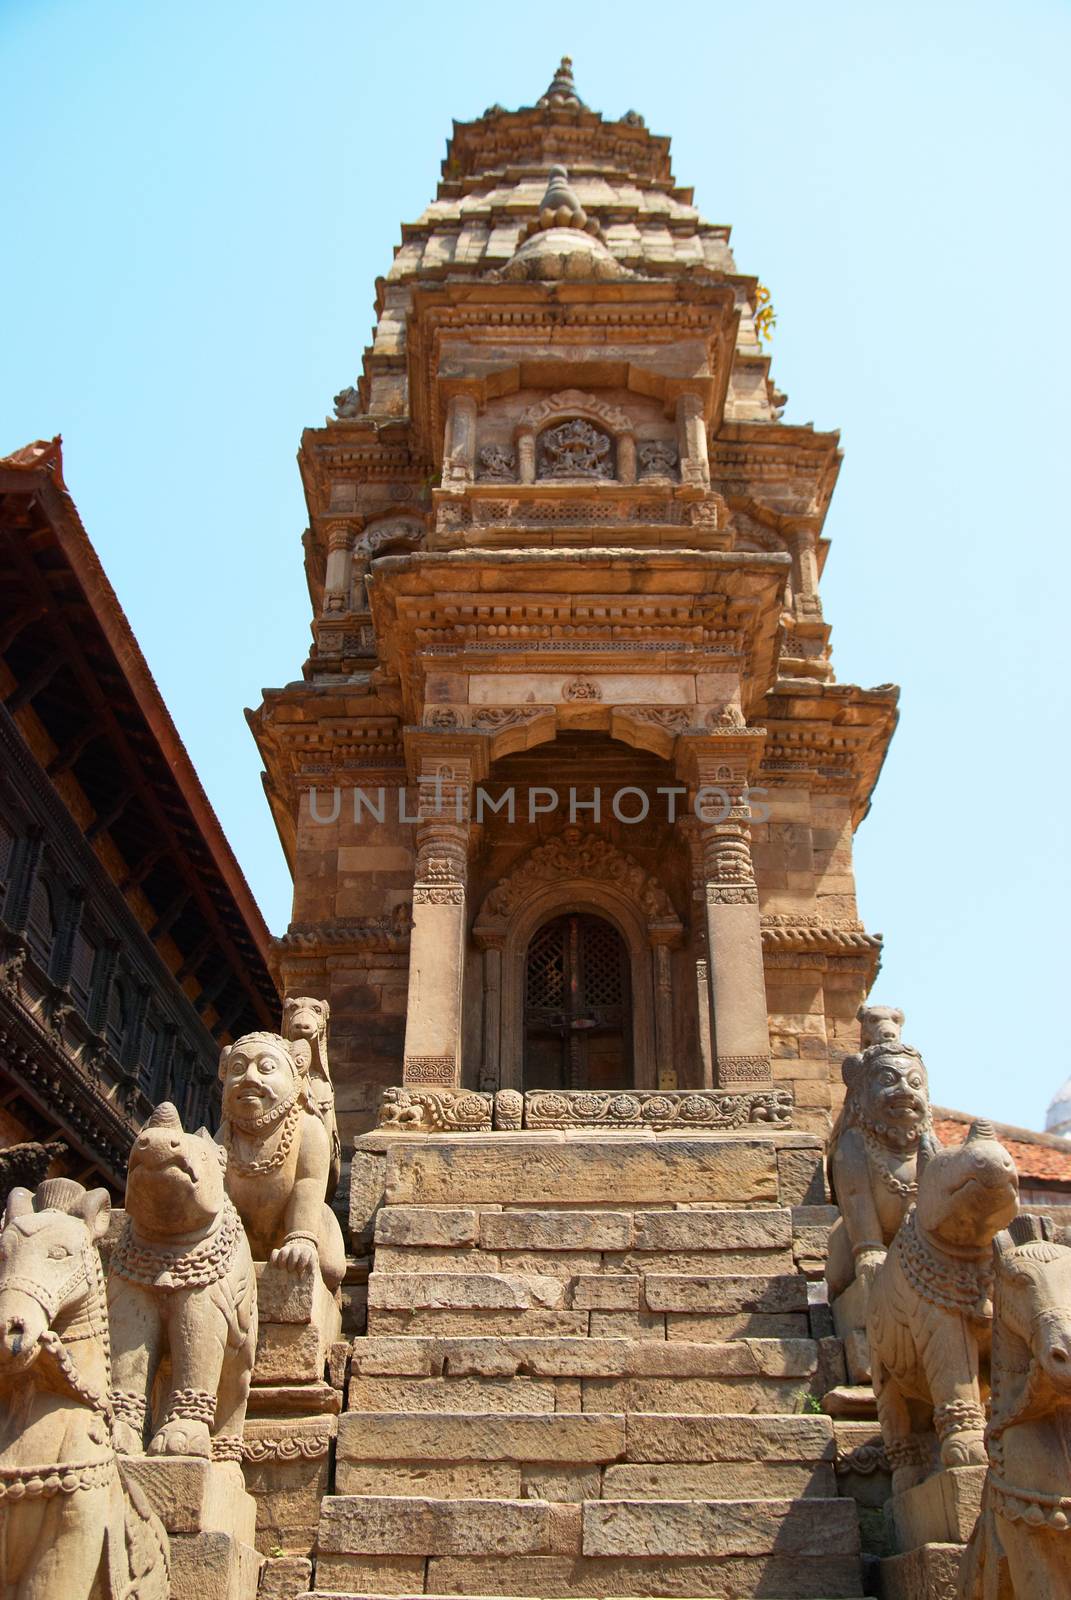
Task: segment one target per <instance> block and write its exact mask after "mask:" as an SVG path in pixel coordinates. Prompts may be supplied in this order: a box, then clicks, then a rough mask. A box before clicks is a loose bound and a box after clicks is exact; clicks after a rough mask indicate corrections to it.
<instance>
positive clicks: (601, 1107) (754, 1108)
mask: <svg viewBox="0 0 1071 1600" xmlns="http://www.w3.org/2000/svg"><path fill="white" fill-rule="evenodd" d="M791 1119H792V1096H791V1094H790V1093H788V1091H787V1090H783V1089H764V1090H761V1091H759V1092H756V1093H753V1094H723V1093H720V1092H719V1091H718V1090H711V1089H692V1090H669V1089H664V1090H651V1091H649V1092H644V1091H635V1092H627V1093H607V1094H599V1093H596V1092H594V1091H592V1090H585V1089H563V1090H532V1091H530V1092H529V1093H528V1094H526V1095H525V1097H524V1125H525V1127H526V1128H743V1127H746V1126H747V1125H748V1124H750V1123H779V1124H782V1125H784V1124H786V1123H788V1122H790V1121H791Z"/></svg>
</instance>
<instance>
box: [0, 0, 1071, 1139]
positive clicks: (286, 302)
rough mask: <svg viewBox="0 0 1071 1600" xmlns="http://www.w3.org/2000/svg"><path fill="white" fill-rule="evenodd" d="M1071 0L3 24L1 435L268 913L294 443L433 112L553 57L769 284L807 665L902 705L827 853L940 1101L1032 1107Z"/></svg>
mask: <svg viewBox="0 0 1071 1600" xmlns="http://www.w3.org/2000/svg"><path fill="white" fill-rule="evenodd" d="M1069 41H1071V9H1069V7H1068V5H1067V4H1055V3H1045V0H1023V3H1021V4H1018V5H1015V6H1013V5H1011V4H1004V5H995V4H987V3H985V0H975V3H966V0H964V3H945V4H929V5H919V4H914V3H912V0H900V3H896V4H891V3H889V4H886V3H881V4H866V3H863V0H855V3H854V4H824V3H822V0H814V3H812V4H810V5H800V4H798V3H797V4H783V3H773V4H767V5H762V6H757V5H741V4H739V3H737V4H733V5H729V4H725V3H722V0H707V3H704V4H697V3H693V0H677V4H675V5H674V6H672V7H670V8H658V7H652V6H651V5H650V4H638V3H635V0H618V3H616V4H615V5H614V6H613V7H612V8H611V7H604V6H597V5H589V6H586V7H580V6H577V5H576V4H575V3H561V0H542V3H541V4H540V5H539V6H506V5H502V4H489V3H486V0H477V3H472V4H465V3H457V4H454V5H452V6H445V5H431V4H426V3H423V0H420V3H416V4H410V5H402V4H398V3H395V4H393V5H390V6H384V5H382V4H377V5H375V6H370V5H365V4H361V3H358V0H350V3H349V4H335V3H322V0H305V3H303V4H302V5H300V6H299V5H297V4H296V3H290V4H282V3H277V0H258V3H256V4H252V3H251V0H224V3H222V4H216V5H212V6H209V5H205V4H202V3H198V0H192V3H187V4H184V5H181V6H176V5H174V4H168V5H163V4H159V3H157V0H142V3H138V4H133V3H130V4H114V3H110V0H94V3H93V4H92V5H90V4H86V3H84V0H83V3H82V4H81V5H75V4H70V3H62V0H34V3H30V0H19V3H12V0H0V152H2V154H0V161H2V166H3V189H2V193H3V214H4V219H5V228H4V234H5V240H4V246H3V250H2V251H0V288H2V295H3V307H4V316H5V324H4V336H3V341H2V345H0V375H2V376H0V451H6V450H8V449H12V448H14V447H16V446H17V445H19V444H21V443H24V442H25V441H27V440H29V439H32V438H34V437H37V436H46V437H47V436H51V435H52V434H54V433H57V432H62V434H63V436H64V441H65V462H66V474H67V481H68V483H69V485H70V487H71V490H72V492H73V494H74V496H75V499H76V501H77V503H78V506H79V509H80V511H81V513H82V516H83V519H84V521H85V523H86V526H87V528H88V530H89V533H90V536H91V538H92V539H93V541H94V543H95V545H96V547H97V549H98V551H99V552H100V555H101V558H102V560H103V562H104V565H105V567H106V569H107V571H108V574H109V576H110V578H111V580H112V582H113V584H114V586H115V588H116V590H117V591H118V593H119V596H120V599H121V600H122V603H123V605H124V607H125V608H126V610H127V613H128V615H129V616H130V619H131V621H132V623H133V626H134V628H135V631H136V633H137V635H138V638H139V640H140V642H141V645H142V648H143V650H144V652H145V655H146V656H147V658H148V660H149V663H150V666H151V667H152V669H153V671H154V673H155V675H156V678H157V681H158V682H159V684H160V687H161V689H162V691H163V693H164V696H165V698H166V700H167V703H168V705H169V706H170V708H171V711H172V714H173V715H174V718H175V721H176V722H177V724H178V727H179V729H180V731H181V733H182V735H183V737H184V739H185V741H186V743H187V746H188V748H189V750H190V753H191V755H192V757H193V759H194V761H195V763H196V765H197V768H198V771H199V772H200V774H201V777H202V779H203V781H204V784H205V787H206V788H207V790H208V792H209V795H210V796H211V798H212V801H213V802H214V804H215V806H216V809H217V811H218V813H219V815H220V818H221V820H222V822H223V825H224V827H225V829H226V831H227V833H228V835H229V837H230V839H231V841H232V843H233V845H234V848H235V850H236V852H237V854H238V856H239V859H240V860H241V862H242V865H243V867H244V868H245V870H246V873H247V874H248V876H249V879H250V882H251V883H252V885H253V888H254V890H255V892H256V894H257V896H258V898H259V900H260V902H261V905H262V906H263V908H264V911H265V914H266V916H267V918H268V920H269V923H270V924H271V926H272V928H273V929H274V930H275V931H280V930H281V929H282V928H283V927H284V926H285V924H286V921H287V918H288V914H289V882H288V876H287V873H286V868H285V865H284V863H283V858H282V854H281V852H280V850H279V847H278V844H277V841H276V838H275V834H274V830H273V827H272V823H271V820H270V817H269V815H268V810H267V806H266V804H265V802H264V800H263V797H262V793H261V787H260V780H259V776H258V774H259V770H260V764H259V760H258V757H257V754H256V750H255V747H254V745H253V742H252V739H251V737H250V735H249V733H248V731H247V729H246V726H245V722H244V719H243V716H242V708H243V707H244V706H247V705H255V704H256V703H257V701H258V700H259V698H260V689H261V686H262V685H265V684H281V683H285V682H286V681H287V680H289V679H292V678H294V677H296V676H298V673H299V669H300V664H301V661H302V660H303V659H304V656H305V654H306V647H307V641H308V622H309V606H308V598H307V594H306V591H305V584H304V577H303V571H302V564H301V548H300V543H299V541H300V536H301V531H302V529H303V527H304V526H305V514H304V504H303V500H302V495H301V489H300V483H299V479H298V473H297V469H296V466H295V464H294V453H295V451H296V449H297V445H298V440H299V436H300V432H301V429H302V427H303V426H306V425H308V424H317V423H319V422H320V421H321V420H322V419H323V417H324V415H325V414H326V413H327V412H328V411H329V410H330V406H331V397H332V396H333V395H334V394H335V392H336V391H337V390H338V389H340V388H341V387H342V386H343V385H344V384H346V383H349V382H351V381H352V380H353V378H354V376H355V374H356V372H357V371H358V368H359V365H360V359H361V352H362V350H363V348H364V346H365V344H366V343H367V341H368V336H369V331H370V328H371V323H372V315H373V312H372V302H373V294H374V280H375V278H376V276H377V274H380V273H383V272H384V271H385V270H386V269H387V267H388V266H389V263H390V260H391V252H392V249H393V247H394V245H395V244H396V243H397V241H398V237H399V227H400V224H401V222H402V221H403V220H404V219H410V218H413V217H415V216H416V215H418V214H419V212H420V210H421V209H422V207H423V206H424V205H425V204H426V202H427V201H428V200H429V199H430V198H431V196H432V194H433V191H434V186H435V181H436V178H437V176H438V170H439V162H440V160H441V159H442V156H443V154H444V145H445V140H446V137H447V134H448V133H449V130H450V121H451V118H452V117H457V118H459V119H466V118H470V117H472V116H476V115H479V113H480V112H482V110H483V109H484V107H485V106H486V105H488V104H489V103H491V102H492V101H500V102H501V103H502V104H504V105H507V106H516V105H523V104H531V103H532V101H533V100H535V99H536V98H537V97H538V95H539V94H540V93H542V91H543V89H544V88H545V87H546V84H547V82H548V81H549V79H550V76H551V74H552V72H553V69H554V67H555V66H556V64H557V61H558V58H559V56H560V55H561V54H562V53H563V52H569V53H570V54H571V55H572V56H573V58H574V62H575V70H576V78H577V85H578V88H579V90H580V92H581V94H582V95H583V97H584V98H585V100H586V101H587V102H588V104H589V105H591V106H593V107H595V108H597V109H599V110H601V111H603V112H604V113H606V114H608V115H620V114H621V113H622V112H623V111H624V110H625V109H626V108H628V107H630V106H631V107H635V108H636V109H637V110H639V111H641V112H642V113H643V114H644V116H645V117H646V119H647V123H648V126H649V127H651V128H652V129H653V130H654V131H655V132H659V133H668V134H670V135H672V137H673V152H674V167H675V171H676V174H677V179H678V181H679V182H681V183H686V184H693V185H694V186H695V191H696V200H697V203H698V204H699V206H700V208H701V209H702V211H703V212H704V214H705V215H706V216H707V217H708V218H709V219H710V220H712V221H715V222H727V223H731V224H732V226H733V245H734V248H735V250H736V255H737V261H738V264H739V266H740V269H741V270H742V271H746V272H756V273H758V274H759V275H760V276H761V277H762V278H763V280H764V281H765V282H766V283H768V284H769V285H770V286H771V288H772V291H773V295H774V301H775V304H776V308H777V313H778V319H779V320H778V326H777V330H776V334H775V337H774V342H773V347H772V349H773V357H774V371H775V375H776V377H777V379H778V380H779V382H780V384H781V386H782V387H783V388H785V389H786V390H787V391H788V394H789V407H788V410H787V412H786V419H787V420H790V421H800V422H802V421H808V420H813V421H814V422H815V423H816V425H817V426H819V427H822V428H831V427H839V428H840V429H841V430H842V438H843V444H844V448H845V452H846V454H845V463H844V467H843V470H842V473H841V480H840V485H839V488H838V490H837V493H836V495H835V497H834V503H833V509H832V512H831V514H830V517H829V521H828V523H827V530H826V531H827V533H828V534H829V536H830V537H831V538H832V540H833V548H832V552H831V555H830V559H829V563H828V565H827V568H826V576H825V580H824V584H823V597H824V602H825V607H826V615H827V618H828V619H829V620H830V621H831V622H832V623H833V627H834V650H835V663H836V667H837V673H838V677H839V678H840V679H841V681H855V682H858V683H862V684H867V685H869V684H875V683H882V682H888V681H895V682H898V683H900V684H901V685H902V686H903V699H902V712H903V718H902V722H901V727H900V730H899V732H898V734H897V736H896V739H895V741H894V744H893V750H892V755H891V757H890V759H889V762H888V763H887V766H886V769H885V773H884V775H883V777H882V780H881V783H880V785H879V788H878V791H877V797H876V800H875V804H874V808H873V811H872V814H871V816H870V817H869V818H868V819H867V820H866V822H864V824H863V825H862V827H861V829H860V831H859V834H858V836H857V854H856V867H857V873H858V878H859V892H860V904H861V908H862V913H863V915H864V917H865V919H866V921H867V924H868V926H869V927H870V928H871V929H874V930H878V931H881V932H883V933H884V934H885V937H886V956H885V963H884V968H883V971H882V974H881V976H880V977H879V980H878V984H877V987H876V989H875V999H878V1000H882V1001H885V1002H890V1003H898V1004H900V1005H902V1006H903V1007H904V1009H905V1010H906V1012H907V1017H908V1022H907V1028H906V1030H905V1033H906V1036H907V1037H908V1038H910V1039H911V1040H912V1041H913V1042H914V1043H916V1044H917V1045H918V1046H919V1047H920V1048H921V1049H922V1051H923V1053H924V1055H925V1056H926V1059H927V1062H928V1064H929V1067H930V1076H931V1082H932V1086H933V1092H934V1098H935V1099H936V1100H938V1101H940V1102H942V1103H944V1104H952V1105H957V1106H961V1107H965V1108H969V1109H976V1110H985V1111H987V1112H989V1113H990V1114H991V1115H995V1116H998V1117H1001V1118H1004V1119H1006V1120H1009V1121H1012V1122H1018V1123H1021V1124H1023V1125H1026V1126H1040V1125H1041V1120H1042V1117H1043V1115H1044V1109H1045V1106H1046V1104H1047V1102H1048V1100H1049V1098H1050V1096H1051V1094H1052V1092H1053V1091H1054V1089H1055V1088H1056V1087H1057V1085H1058V1084H1059V1083H1060V1082H1061V1081H1062V1080H1063V1079H1064V1078H1065V1077H1066V1076H1067V1074H1068V1072H1069V1071H1071V1050H1069V1049H1068V1045H1067V1038H1068V1025H1067V1022H1066V1019H1065V1018H1064V1016H1063V1005H1062V1001H1061V999H1060V997H1061V995H1064V994H1065V993H1066V988H1065V984H1066V976H1065V973H1066V966H1067V956H1066V953H1065V951H1064V949H1063V945H1062V940H1063V938H1064V937H1065V932H1064V930H1065V925H1066V916H1065V907H1066V906H1067V904H1068V899H1069V888H1071V884H1069V881H1068V878H1069V874H1068V853H1067V808H1068V761H1067V756H1066V750H1065V746H1066V738H1067V732H1066V723H1067V710H1068V697H1067V691H1066V681H1067V673H1066V669H1065V664H1064V660H1063V645H1064V636H1065V633H1066V617H1067V610H1068V604H1069V601H1068V581H1067V575H1066V555H1065V550H1066V539H1067V524H1068V513H1067V492H1066V469H1065V467H1063V466H1061V462H1062V461H1064V462H1065V461H1066V458H1067V450H1066V445H1065V443H1064V439H1063V426H1064V424H1063V418H1062V413H1063V411H1064V409H1065V408H1066V395H1065V392H1064V384H1065V383H1066V382H1067V377H1068V367H1069V362H1068V343H1069V339H1068V327H1067V319H1066V309H1065V308H1066V272H1067V261H1068V259H1069V256H1071V237H1069V235H1071V225H1069V222H1068V206H1067V159H1068V148H1069V127H1068V122H1069V116H1068V110H1067V104H1068V97H1067V93H1066V84H1067V80H1068V72H1069V65H1071V51H1069Z"/></svg>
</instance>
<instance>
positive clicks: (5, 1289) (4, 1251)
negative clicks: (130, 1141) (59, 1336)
mask: <svg viewBox="0 0 1071 1600" xmlns="http://www.w3.org/2000/svg"><path fill="white" fill-rule="evenodd" d="M110 1212H111V1201H110V1199H109V1197H108V1191H107V1189H90V1190H86V1189H85V1188H83V1186H82V1185H81V1184H80V1183H76V1182H75V1181H74V1180H73V1179H72V1178H48V1179H46V1180H45V1182H44V1183H42V1184H39V1185H38V1188H37V1191H36V1193H34V1194H31V1193H30V1191H29V1189H22V1188H16V1189H12V1191H11V1193H10V1194H9V1195H8V1197H7V1205H6V1206H5V1208H4V1216H3V1225H2V1229H0V1376H8V1375H11V1374H13V1373H18V1372H22V1371H25V1369H26V1368H27V1367H30V1366H32V1365H33V1363H34V1362H35V1361H36V1359H37V1357H38V1355H39V1354H40V1352H41V1349H42V1339H43V1337H44V1335H45V1334H46V1333H47V1332H48V1330H49V1328H50V1327H51V1326H53V1325H54V1324H55V1323H56V1322H57V1321H58V1322H60V1324H61V1325H62V1323H63V1321H64V1313H66V1312H70V1311H72V1310H73V1309H74V1308H75V1307H76V1306H77V1305H78V1304H80V1303H81V1301H83V1300H84V1299H85V1298H86V1296H87V1295H88V1294H89V1293H90V1292H91V1289H92V1284H91V1281H90V1279H91V1275H93V1276H94V1277H95V1278H96V1279H97V1281H99V1282H101V1283H102V1282H103V1280H101V1279H100V1276H99V1274H100V1265H99V1260H98V1258H97V1252H96V1248H95V1246H96V1241H97V1240H98V1239H100V1238H102V1237H103V1236H104V1234H105V1233H106V1232H107V1231H108V1217H109V1214H110ZM101 1293H103V1289H102V1290H101Z"/></svg>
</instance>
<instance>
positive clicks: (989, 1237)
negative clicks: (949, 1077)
mask: <svg viewBox="0 0 1071 1600" xmlns="http://www.w3.org/2000/svg"><path fill="white" fill-rule="evenodd" d="M1018 1207H1019V1179H1018V1175H1017V1173H1016V1170H1015V1163H1014V1162H1013V1161H1012V1158H1011V1156H1010V1155H1009V1154H1008V1152H1007V1151H1006V1150H1005V1148H1004V1146H1003V1145H1002V1144H1000V1143H998V1141H997V1138H996V1135H995V1134H994V1132H993V1126H992V1124H991V1123H988V1122H975V1123H974V1124H973V1125H972V1127H971V1130H970V1133H969V1134H968V1135H967V1138H966V1141H965V1142H964V1143H963V1144H961V1145H953V1146H951V1147H950V1148H948V1149H943V1150H939V1151H938V1152H937V1154H930V1152H929V1150H928V1149H925V1150H923V1151H922V1152H921V1154H920V1156H919V1179H918V1200H917V1202H916V1204H915V1205H914V1206H913V1207H912V1209H911V1210H910V1211H909V1212H908V1214H907V1216H906V1217H905V1218H904V1221H903V1224H902V1226H901V1228H900V1230H899V1232H898V1233H897V1235H896V1239H895V1241H894V1243H893V1247H892V1249H891V1250H890V1251H889V1253H888V1256H887V1258H886V1260H885V1263H884V1265H883V1266H882V1268H881V1270H880V1272H879V1273H878V1274H877V1276H876V1277H875V1279H874V1281H873V1284H872V1285H871V1290H870V1308H869V1314H868V1320H867V1333H868V1335H869V1339H870V1362H871V1368H872V1371H873V1374H874V1393H875V1395H876V1397H877V1402H878V1420H879V1422H880V1423H881V1433H882V1438H883V1440H884V1442H885V1453H886V1455H887V1456H888V1458H889V1463H890V1465H891V1467H892V1469H893V1478H892V1486H893V1493H894V1494H900V1493H901V1492H902V1491H903V1490H905V1489H909V1488H911V1487H912V1485H914V1484H915V1483H919V1482H921V1481H922V1480H923V1479H924V1478H926V1477H928V1476H929V1473H930V1470H931V1468H932V1461H933V1448H932V1446H933V1441H932V1436H931V1428H932V1429H933V1430H934V1431H935V1432H936V1435H937V1439H938V1441H939V1442H940V1459H941V1465H942V1466H945V1467H964V1466H974V1465H980V1464H984V1463H985V1459H986V1454H985V1447H984V1444H983V1430H984V1427H985V1412H984V1411H983V1409H982V1394H983V1378H984V1371H983V1369H984V1367H985V1366H986V1364H987V1363H988V1358H989V1347H990V1338H991V1331H992V1315H993V1308H992V1304H991V1300H990V1294H991V1289H992V1282H993V1273H992V1261H991V1252H992V1244H993V1237H994V1235H995V1234H996V1233H997V1232H998V1231H999V1230H1000V1229H1001V1228H1004V1227H1006V1226H1007V1225H1008V1223H1009V1222H1010V1221H1011V1220H1012V1218H1013V1217H1014V1216H1015V1214H1016V1211H1017V1210H1018Z"/></svg>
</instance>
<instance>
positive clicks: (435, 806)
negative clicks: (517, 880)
mask: <svg viewBox="0 0 1071 1600" xmlns="http://www.w3.org/2000/svg"><path fill="white" fill-rule="evenodd" d="M472 742H473V741H472V740H471V739H466V738H465V737H464V736H461V737H460V738H458V739H457V741H456V744H457V746H458V748H456V749H455V748H453V747H452V746H453V744H454V741H451V739H450V736H449V735H441V734H440V735H430V736H426V735H424V734H423V732H422V731H418V730H414V732H413V735H412V736H411V737H409V738H407V740H406V748H407V755H408V757H409V761H410V766H411V767H412V768H415V769H416V773H415V776H416V783H417V788H418V794H419V799H418V805H417V811H418V815H419V818H420V820H419V822H418V823H417V827H416V851H417V855H416V869H415V872H414V881H413V925H412V931H411V934H410V943H409V995H408V1005H407V1008H406V1023H405V1054H404V1062H403V1071H402V1081H403V1083H406V1084H429V1083H430V1084H441V1085H443V1086H445V1087H450V1088H460V1087H461V1074H462V1062H461V996H462V989H463V985H464V977H465V943H466V937H467V926H466V924H467V917H466V887H467V882H468V856H469V816H470V803H471V786H472V783H473V781H474V779H476V778H477V777H482V776H483V773H484V771H485V770H486V756H485V755H484V751H483V747H482V745H481V747H480V754H481V755H484V761H483V763H482V764H481V766H480V767H479V768H478V769H476V770H474V768H475V767H476V763H475V762H474V760H473V753H474V752H473V751H472V750H470V749H469V748H468V746H469V745H471V744H472Z"/></svg>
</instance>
